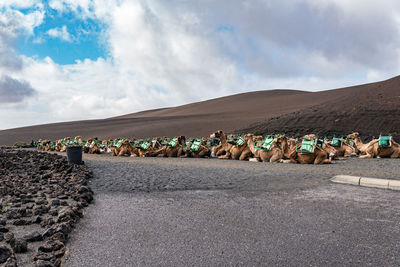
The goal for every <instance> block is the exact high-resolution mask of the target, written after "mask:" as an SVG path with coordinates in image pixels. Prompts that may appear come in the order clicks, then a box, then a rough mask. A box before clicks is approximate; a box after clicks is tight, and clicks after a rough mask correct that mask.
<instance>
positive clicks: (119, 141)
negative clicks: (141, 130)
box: [114, 139, 125, 148]
mask: <svg viewBox="0 0 400 267" xmlns="http://www.w3.org/2000/svg"><path fill="white" fill-rule="evenodd" d="M124 140H125V139H119V140H118V142H117V143H116V144H115V145H114V146H115V147H116V148H120V147H121V145H122V143H123V142H124Z"/></svg>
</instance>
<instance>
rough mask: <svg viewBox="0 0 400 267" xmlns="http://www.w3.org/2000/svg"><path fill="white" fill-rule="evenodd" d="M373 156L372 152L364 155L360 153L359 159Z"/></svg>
mask: <svg viewBox="0 0 400 267" xmlns="http://www.w3.org/2000/svg"><path fill="white" fill-rule="evenodd" d="M373 157H374V156H373V155H372V154H369V153H367V154H365V155H361V156H360V159H372V158H373Z"/></svg>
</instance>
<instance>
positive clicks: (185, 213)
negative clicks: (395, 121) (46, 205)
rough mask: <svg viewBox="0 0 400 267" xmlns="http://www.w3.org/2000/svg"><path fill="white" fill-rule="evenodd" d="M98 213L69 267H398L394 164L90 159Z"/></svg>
mask: <svg viewBox="0 0 400 267" xmlns="http://www.w3.org/2000/svg"><path fill="white" fill-rule="evenodd" d="M85 161H86V163H87V165H88V166H89V167H90V168H91V169H92V170H93V173H94V178H93V179H92V180H91V182H90V186H91V188H92V189H93V191H94V192H95V203H94V205H92V206H91V207H89V209H88V212H87V214H85V216H84V218H83V219H82V221H81V223H79V224H78V226H77V228H76V230H75V231H74V232H73V234H72V237H71V240H70V243H69V252H68V255H67V256H66V259H65V263H64V264H65V266H216V265H224V266H226V265H266V266H282V265H285V266H320V265H327V266H337V265H342V266H360V265H361V266H368V265H372V266H378V265H386V266H390V265H392V266H398V265H399V264H400V257H398V255H397V252H398V250H399V248H400V245H399V243H398V236H399V232H400V223H399V222H400V209H399V207H398V203H399V201H400V193H398V192H395V191H387V190H379V189H370V188H361V187H355V186H346V185H338V184H331V183H329V178H330V177H332V176H333V175H336V174H349V175H363V176H373V177H381V178H398V177H399V176H398V173H400V164H399V162H398V161H397V160H377V159H372V160H358V159H350V160H347V161H338V162H336V164H332V165H324V166H310V165H293V164H271V163H252V162H239V161H222V160H205V159H164V158H162V159H160V158H112V157H108V156H105V155H97V156H95V155H85Z"/></svg>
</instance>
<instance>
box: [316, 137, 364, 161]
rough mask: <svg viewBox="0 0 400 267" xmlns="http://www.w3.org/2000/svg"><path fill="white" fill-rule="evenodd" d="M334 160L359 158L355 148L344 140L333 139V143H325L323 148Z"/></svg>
mask: <svg viewBox="0 0 400 267" xmlns="http://www.w3.org/2000/svg"><path fill="white" fill-rule="evenodd" d="M323 148H324V149H325V150H326V151H327V152H328V153H329V154H330V155H331V154H333V158H334V159H336V158H340V157H352V156H357V154H356V150H355V148H354V147H352V146H350V145H349V144H346V142H345V140H344V139H343V138H335V137H334V138H333V139H332V141H331V142H328V141H325V142H324V147H323Z"/></svg>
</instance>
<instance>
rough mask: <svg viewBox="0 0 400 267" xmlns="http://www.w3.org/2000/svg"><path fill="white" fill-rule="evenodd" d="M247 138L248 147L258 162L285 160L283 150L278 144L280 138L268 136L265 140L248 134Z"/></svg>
mask: <svg viewBox="0 0 400 267" xmlns="http://www.w3.org/2000/svg"><path fill="white" fill-rule="evenodd" d="M246 137H247V138H246V139H247V145H248V147H249V149H250V151H251V152H252V154H253V157H254V158H256V159H257V161H262V162H277V161H280V160H281V159H282V158H283V149H282V148H281V146H280V145H279V144H278V138H273V137H270V136H267V137H266V138H265V139H264V138H263V137H262V136H253V135H252V134H247V135H246ZM280 141H281V140H279V142H280Z"/></svg>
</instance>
